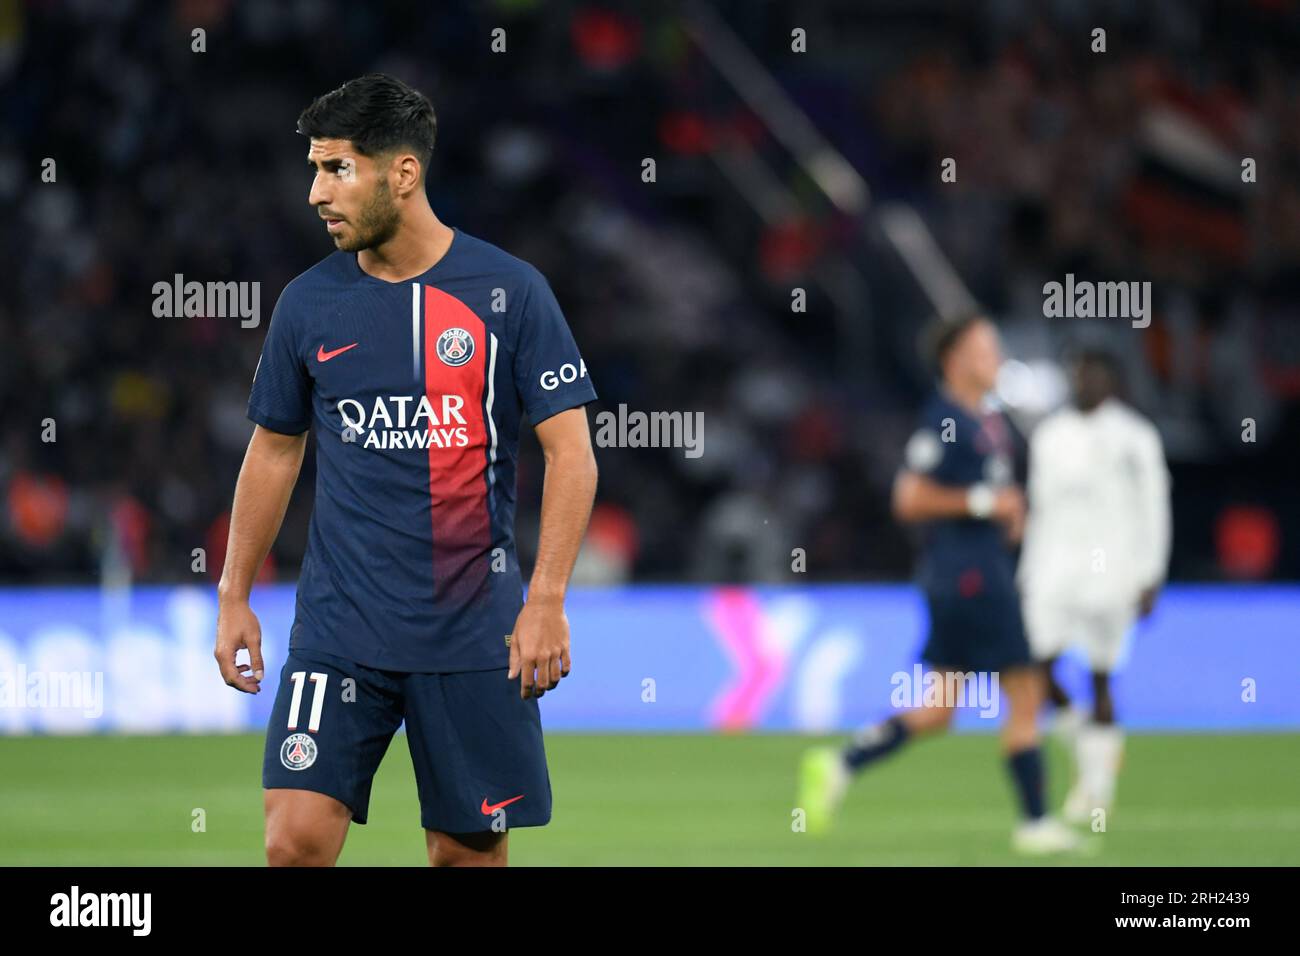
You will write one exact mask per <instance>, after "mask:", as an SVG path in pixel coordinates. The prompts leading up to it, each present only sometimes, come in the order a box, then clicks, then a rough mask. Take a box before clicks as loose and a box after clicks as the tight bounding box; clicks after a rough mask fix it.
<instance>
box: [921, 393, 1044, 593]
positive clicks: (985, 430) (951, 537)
mask: <svg viewBox="0 0 1300 956" xmlns="http://www.w3.org/2000/svg"><path fill="white" fill-rule="evenodd" d="M1018 445H1019V440H1018V438H1017V436H1016V434H1015V432H1014V431H1013V429H1012V428H1011V424H1010V423H1009V422H1008V421H1007V418H1006V416H1005V415H1003V414H1002V413H1001V412H998V411H988V412H986V413H984V414H981V415H972V414H971V413H970V412H968V411H967V410H966V409H965V408H963V407H962V406H960V405H958V404H957V403H956V402H954V401H953V400H952V399H951V398H949V397H948V396H947V395H946V394H944V393H943V392H942V391H940V392H938V393H936V394H935V395H934V396H933V397H932V398H931V399H930V401H929V402H928V403H927V404H926V406H925V409H924V411H922V413H921V420H920V423H919V427H918V428H917V431H916V432H915V434H913V435H912V438H911V440H910V441H909V442H908V443H907V453H906V455H905V459H906V460H905V467H906V468H907V469H908V470H909V471H913V472H916V473H918V474H922V475H925V476H927V477H928V478H930V479H931V480H932V481H935V482H938V483H939V484H941V485H948V486H951V487H954V488H968V487H970V486H971V485H974V484H978V483H981V482H983V483H987V484H989V485H992V486H993V487H994V488H997V487H999V486H1003V485H1006V484H1009V483H1010V482H1011V481H1013V480H1014V478H1015V474H1016V461H1017V457H1018V455H1019V454H1020V452H1019V450H1018ZM922 534H923V545H922V552H921V562H920V569H919V583H920V585H921V587H922V588H924V589H925V591H926V592H927V593H928V594H930V595H932V596H935V597H952V596H965V597H971V596H974V595H976V594H980V593H994V594H1013V593H1014V592H1015V566H1014V561H1013V558H1012V553H1011V548H1010V546H1009V545H1008V544H1007V540H1006V536H1005V533H1004V531H1003V528H1002V526H1001V525H999V524H997V523H995V522H992V521H987V520H981V519H977V518H952V519H948V520H943V521H931V522H929V523H927V525H926V526H925V528H924V530H923V532H922Z"/></svg>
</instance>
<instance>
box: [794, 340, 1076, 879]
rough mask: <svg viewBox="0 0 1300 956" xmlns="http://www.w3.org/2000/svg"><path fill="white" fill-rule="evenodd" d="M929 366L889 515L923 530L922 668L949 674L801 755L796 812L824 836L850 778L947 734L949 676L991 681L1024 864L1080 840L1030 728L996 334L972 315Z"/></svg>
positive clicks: (952, 683) (1019, 501) (1017, 509)
mask: <svg viewBox="0 0 1300 956" xmlns="http://www.w3.org/2000/svg"><path fill="white" fill-rule="evenodd" d="M933 357H934V362H935V365H936V367H937V369H938V371H939V375H940V378H941V383H940V385H939V389H938V393H937V394H936V395H935V396H934V397H933V398H932V400H931V401H930V402H929V404H928V405H927V406H926V407H925V410H924V412H923V413H922V416H921V422H920V427H919V429H918V430H917V431H916V432H915V434H913V436H912V438H911V440H910V441H909V442H908V444H907V450H906V453H905V462H904V465H903V467H902V469H901V470H900V471H899V474H898V477H897V479H896V480H895V483H894V492H893V510H894V514H895V516H896V517H897V518H898V519H899V520H900V521H903V522H908V523H919V524H922V525H923V526H924V529H925V541H924V546H923V552H922V556H921V566H920V585H921V588H922V590H923V591H924V592H925V598H926V603H927V605H928V608H929V614H930V632H929V638H928V640H927V642H926V644H925V647H924V648H923V649H922V651H921V660H922V661H923V662H925V664H926V665H927V668H928V671H929V672H931V673H937V674H940V675H945V677H944V678H942V684H941V685H940V684H936V685H935V686H936V687H937V688H941V693H940V694H938V695H937V699H935V700H923V701H922V706H919V707H913V708H910V709H905V710H902V711H901V712H900V713H898V714H896V715H894V716H893V717H890V718H889V719H887V720H885V721H882V722H881V723H878V724H875V725H873V726H870V727H867V728H866V729H865V730H863V731H861V732H860V733H858V734H857V736H856V737H855V738H854V739H853V740H852V741H851V742H850V743H849V745H848V746H847V747H845V748H844V749H843V750H842V751H838V752H837V751H836V750H834V749H830V748H818V749H816V750H812V751H810V752H809V753H808V754H806V755H805V757H804V762H803V766H802V769H801V773H800V790H801V793H800V804H799V805H800V806H801V807H802V808H803V809H804V812H805V814H806V823H807V827H808V831H809V832H810V833H818V832H824V831H825V830H826V829H827V827H828V826H829V824H830V822H831V818H832V815H833V814H834V812H835V810H836V809H837V807H838V805H839V803H840V801H841V800H842V799H843V796H844V792H845V790H846V789H847V786H848V783H849V781H850V779H851V778H852V776H853V775H854V774H856V773H857V772H859V771H861V770H862V769H863V768H864V767H866V766H868V765H870V764H872V763H874V762H875V761H877V760H880V759H881V758H883V757H885V756H886V755H888V754H891V753H893V752H894V751H896V750H897V749H898V748H899V747H901V746H902V745H903V744H905V743H907V742H909V741H911V740H915V739H917V738H920V737H923V736H925V735H928V734H934V733H938V732H941V731H944V730H947V728H948V727H949V725H950V724H951V722H952V718H953V713H954V706H955V705H956V704H957V703H959V701H958V700H957V699H956V698H957V693H956V691H957V690H958V688H959V684H958V682H957V681H956V680H955V679H952V678H948V677H947V676H946V675H961V674H974V675H978V674H984V675H988V681H989V684H991V683H992V677H993V675H997V677H998V683H999V686H1000V688H1001V691H1002V692H1003V693H1004V694H1005V698H1006V700H1007V702H1008V704H1009V709H1010V714H1009V715H1008V719H1007V720H1006V722H1005V723H1004V725H1003V728H1002V750H1003V753H1004V755H1005V759H1006V764H1007V769H1008V770H1009V771H1010V775H1011V779H1012V781H1013V783H1014V786H1015V790H1016V793H1017V794H1018V797H1019V805H1020V813H1021V821H1020V823H1019V825H1018V826H1017V827H1016V828H1015V830H1014V832H1013V835H1012V845H1013V847H1014V848H1015V849H1016V850H1017V851H1019V852H1023V853H1030V854H1039V853H1053V852H1059V851H1064V850H1070V849H1074V848H1076V847H1077V846H1078V845H1079V838H1078V836H1077V835H1076V834H1075V833H1073V832H1072V831H1071V830H1070V829H1069V828H1068V827H1066V826H1065V825H1064V824H1062V823H1061V822H1060V821H1059V820H1057V819H1055V818H1053V817H1049V816H1047V815H1046V813H1045V812H1044V785H1043V760H1042V756H1041V754H1040V751H1039V741H1038V728H1037V724H1036V715H1037V713H1038V710H1039V707H1040V705H1041V702H1042V696H1043V676H1042V672H1041V670H1040V669H1039V668H1037V667H1035V666H1034V664H1033V661H1032V658H1031V656H1030V652H1029V644H1028V641H1027V639H1026V637H1025V632H1024V627H1023V625H1022V623H1021V617H1020V600H1019V596H1018V595H1017V593H1016V586H1015V580H1014V562H1013V559H1012V555H1011V546H1012V545H1013V544H1014V543H1015V542H1017V541H1018V539H1019V537H1020V534H1021V531H1022V529H1023V522H1024V513H1025V503H1024V496H1023V495H1022V493H1021V491H1020V489H1019V488H1018V487H1017V486H1016V485H1015V484H1014V464H1015V447H1014V441H1015V439H1014V434H1013V432H1012V430H1011V427H1010V424H1009V423H1008V422H1007V419H1006V418H1005V416H1004V415H1003V414H1002V413H1001V412H999V411H996V410H993V409H992V408H990V407H989V405H988V404H987V402H988V396H989V392H990V391H991V390H992V389H993V386H994V384H995V383H996V380H997V374H998V368H999V366H1000V365H1001V363H1002V355H1001V347H1000V345H999V342H998V335H997V331H996V329H995V328H994V326H993V324H992V323H991V322H989V321H988V320H987V319H986V318H984V317H982V316H979V315H971V316H967V317H964V318H962V319H959V320H957V321H953V322H949V323H946V324H944V325H942V326H940V327H939V332H938V334H937V335H936V337H935V342H934V355H933ZM970 683H971V681H969V680H967V681H963V682H962V685H964V686H969V685H970Z"/></svg>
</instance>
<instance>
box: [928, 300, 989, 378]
mask: <svg viewBox="0 0 1300 956" xmlns="http://www.w3.org/2000/svg"><path fill="white" fill-rule="evenodd" d="M987 321H988V317H987V316H986V315H985V314H984V313H983V312H963V313H962V314H960V315H958V316H955V317H953V318H950V319H941V320H940V321H938V322H936V323H935V324H934V325H933V326H931V328H930V335H929V341H928V343H927V348H926V350H925V351H926V356H927V358H928V359H929V360H930V364H931V366H932V367H933V369H934V372H935V374H936V375H942V374H943V363H944V360H945V359H947V358H948V354H949V353H950V352H951V351H952V350H953V349H955V348H956V347H957V346H958V345H960V344H961V340H962V339H964V338H965V337H966V333H967V332H969V331H970V330H971V329H973V328H974V327H975V326H976V325H978V324H979V323H981V322H987Z"/></svg>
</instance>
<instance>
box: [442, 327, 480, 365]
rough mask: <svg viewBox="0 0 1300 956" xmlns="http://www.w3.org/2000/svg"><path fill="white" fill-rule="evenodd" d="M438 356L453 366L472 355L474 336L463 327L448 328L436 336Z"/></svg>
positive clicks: (444, 362)
mask: <svg viewBox="0 0 1300 956" xmlns="http://www.w3.org/2000/svg"><path fill="white" fill-rule="evenodd" d="M437 351H438V358H440V359H442V364H444V365H450V366H452V367H453V368H455V367H456V366H457V365H464V364H465V363H466V362H468V361H469V360H470V359H471V358H473V357H474V336H472V335H470V334H469V333H468V332H466V331H465V330H464V329H448V330H447V331H446V332H443V333H442V335H440V336H438V347H437Z"/></svg>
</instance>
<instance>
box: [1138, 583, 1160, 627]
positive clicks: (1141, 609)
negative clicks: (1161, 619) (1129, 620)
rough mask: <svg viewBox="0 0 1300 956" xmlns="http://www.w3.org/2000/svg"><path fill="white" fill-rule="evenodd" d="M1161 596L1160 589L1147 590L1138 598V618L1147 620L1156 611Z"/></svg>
mask: <svg viewBox="0 0 1300 956" xmlns="http://www.w3.org/2000/svg"><path fill="white" fill-rule="evenodd" d="M1159 596H1160V589H1159V588H1147V589H1146V590H1145V591H1143V592H1142V593H1141V594H1140V595H1139V596H1138V617H1140V618H1143V619H1146V618H1148V617H1150V616H1151V612H1152V611H1154V610H1155V609H1156V598H1158V597H1159Z"/></svg>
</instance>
